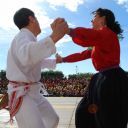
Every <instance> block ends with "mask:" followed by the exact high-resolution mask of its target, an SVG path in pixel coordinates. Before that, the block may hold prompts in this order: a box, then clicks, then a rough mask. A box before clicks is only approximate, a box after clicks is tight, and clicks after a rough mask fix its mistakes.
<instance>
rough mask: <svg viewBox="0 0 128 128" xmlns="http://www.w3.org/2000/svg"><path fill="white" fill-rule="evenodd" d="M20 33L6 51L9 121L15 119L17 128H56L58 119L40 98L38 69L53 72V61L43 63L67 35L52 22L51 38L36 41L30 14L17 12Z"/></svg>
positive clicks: (61, 22) (65, 27)
mask: <svg viewBox="0 0 128 128" xmlns="http://www.w3.org/2000/svg"><path fill="white" fill-rule="evenodd" d="M14 23H15V25H16V26H17V27H18V28H19V30H20V32H19V33H18V34H17V35H16V36H15V37H14V39H13V41H12V44H11V47H10V49H9V51H8V57H7V70H6V76H7V79H8V80H9V84H8V94H9V109H10V118H11V120H12V118H13V117H14V116H15V117H16V120H17V123H18V128H56V127H57V125H58V122H59V117H58V115H57V114H56V112H55V110H54V109H53V107H52V106H51V104H50V103H49V102H48V101H47V100H46V99H45V97H43V96H42V95H41V94H40V88H41V86H42V83H40V82H39V80H40V78H41V69H42V68H55V66H56V60H50V59H47V58H48V57H50V56H51V55H52V54H54V53H55V52H56V48H55V43H56V42H57V41H58V40H59V39H61V38H62V37H63V36H64V35H65V33H67V31H68V25H67V23H66V21H65V20H64V19H62V18H58V19H56V20H55V21H54V22H53V23H52V24H51V27H52V28H53V31H52V33H51V35H49V36H48V37H46V38H45V39H42V40H40V41H37V39H36V37H37V35H38V34H39V33H40V32H41V30H40V26H39V23H38V20H37V19H36V17H35V14H34V12H33V11H32V10H30V9H27V8H21V9H20V10H18V11H17V12H16V13H15V15H14Z"/></svg>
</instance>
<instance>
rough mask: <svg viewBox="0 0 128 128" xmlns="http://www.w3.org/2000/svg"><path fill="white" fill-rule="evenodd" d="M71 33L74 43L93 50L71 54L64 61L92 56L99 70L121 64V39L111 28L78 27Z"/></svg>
mask: <svg viewBox="0 0 128 128" xmlns="http://www.w3.org/2000/svg"><path fill="white" fill-rule="evenodd" d="M69 35H70V36H71V37H72V40H73V42H74V43H76V44H78V45H81V46H83V47H92V50H85V51H83V52H81V53H75V54H71V55H69V56H67V57H64V58H63V61H64V62H77V61H81V60H85V59H88V58H91V59H92V63H93V65H94V67H95V69H96V70H98V71H100V70H104V69H107V68H111V67H113V66H117V65H119V63H120V46H119V40H118V37H117V34H116V33H114V32H113V31H111V30H110V29H109V28H107V27H104V28H102V29H101V30H94V29H89V28H82V27H78V28H75V29H71V31H70V34H69Z"/></svg>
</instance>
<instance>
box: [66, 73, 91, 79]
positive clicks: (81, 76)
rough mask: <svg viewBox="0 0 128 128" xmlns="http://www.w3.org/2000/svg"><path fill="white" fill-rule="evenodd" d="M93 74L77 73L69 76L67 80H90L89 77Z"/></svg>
mask: <svg viewBox="0 0 128 128" xmlns="http://www.w3.org/2000/svg"><path fill="white" fill-rule="evenodd" d="M92 75H93V74H92V73H79V74H73V75H69V76H68V78H69V79H70V78H84V77H85V78H86V79H90V78H91V76H92Z"/></svg>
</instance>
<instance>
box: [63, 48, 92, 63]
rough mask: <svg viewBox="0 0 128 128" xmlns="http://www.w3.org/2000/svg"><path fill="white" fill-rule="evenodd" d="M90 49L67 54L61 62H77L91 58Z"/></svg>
mask: <svg viewBox="0 0 128 128" xmlns="http://www.w3.org/2000/svg"><path fill="white" fill-rule="evenodd" d="M91 51H92V50H85V51H83V52H81V53H74V54H71V55H69V56H66V57H64V58H63V62H70V63H71V62H77V61H81V60H85V59H88V58H91Z"/></svg>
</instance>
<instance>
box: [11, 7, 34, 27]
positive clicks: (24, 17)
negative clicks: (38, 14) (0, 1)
mask: <svg viewBox="0 0 128 128" xmlns="http://www.w3.org/2000/svg"><path fill="white" fill-rule="evenodd" d="M29 16H33V17H35V15H34V12H33V11H31V10H30V9H28V8H21V9H19V10H18V11H16V13H15V14H14V17H13V20H14V23H15V25H16V26H17V27H18V28H19V29H21V28H23V27H25V26H27V25H28V24H29Z"/></svg>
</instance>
